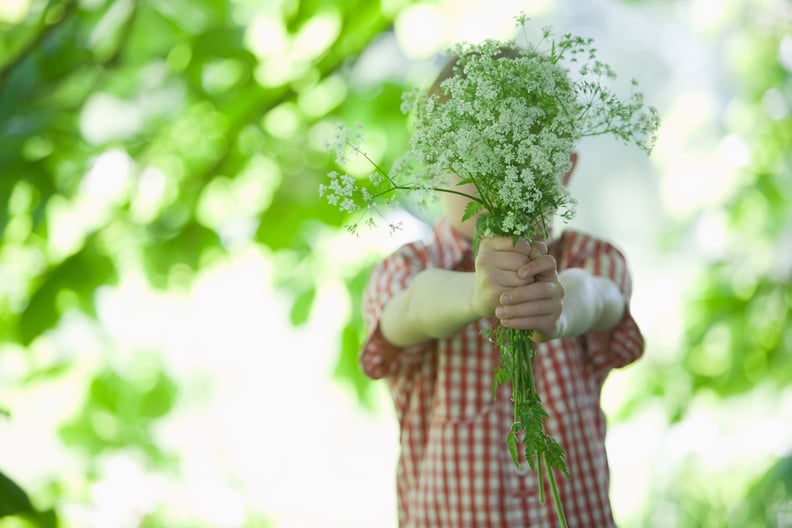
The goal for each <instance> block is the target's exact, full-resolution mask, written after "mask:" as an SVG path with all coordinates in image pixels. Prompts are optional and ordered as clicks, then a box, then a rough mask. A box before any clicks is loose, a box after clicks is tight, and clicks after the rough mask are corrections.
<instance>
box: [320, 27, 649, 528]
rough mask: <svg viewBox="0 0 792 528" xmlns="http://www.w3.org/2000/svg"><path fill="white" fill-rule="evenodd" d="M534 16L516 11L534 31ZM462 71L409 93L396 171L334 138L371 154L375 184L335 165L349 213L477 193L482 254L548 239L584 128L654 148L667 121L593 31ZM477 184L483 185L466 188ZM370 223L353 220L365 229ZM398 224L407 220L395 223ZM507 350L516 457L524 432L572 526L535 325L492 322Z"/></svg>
mask: <svg viewBox="0 0 792 528" xmlns="http://www.w3.org/2000/svg"><path fill="white" fill-rule="evenodd" d="M527 20H528V19H527V17H526V16H524V15H520V16H519V17H517V18H516V21H517V22H518V27H522V28H523V31H524V28H525V24H526V22H527ZM450 51H451V55H452V56H453V57H454V59H453V61H452V63H451V65H452V66H451V67H452V72H451V73H452V74H451V75H450V76H449V77H448V78H447V79H446V80H444V81H443V82H442V83H440V85H439V86H436V87H434V90H430V91H429V93H427V92H424V91H420V90H411V91H408V92H407V93H405V95H404V98H403V104H402V110H403V111H404V112H405V113H409V114H412V116H413V117H414V124H413V134H412V136H411V139H410V143H409V147H408V149H407V152H406V153H405V154H404V156H403V157H402V158H400V159H399V160H398V161H397V162H396V163H395V164H394V167H393V168H392V170H390V171H385V170H383V169H382V168H381V167H380V166H378V165H377V164H376V163H375V162H374V161H373V160H371V159H370V158H369V157H368V156H367V154H366V153H365V152H364V151H363V150H362V149H361V148H360V142H361V139H362V126H361V125H359V124H357V125H356V126H355V127H354V128H348V127H346V126H343V125H341V126H339V127H338V128H337V130H336V133H335V137H334V138H333V141H331V142H329V144H328V146H329V147H330V149H331V150H334V151H335V152H336V153H337V155H338V158H337V160H338V162H339V163H343V162H345V161H346V158H347V156H348V155H349V154H350V153H355V154H357V155H361V156H363V157H365V158H366V159H368V160H369V162H370V163H371V165H372V167H373V168H374V172H373V173H372V174H371V176H370V177H369V178H368V181H367V182H366V181H362V180H361V181H358V180H357V179H355V178H353V177H351V176H349V175H345V174H344V175H342V174H338V173H337V172H331V173H330V175H329V176H330V182H329V184H327V185H325V184H323V185H321V186H320V194H322V195H323V196H326V197H327V199H328V200H329V201H330V203H332V204H336V205H338V206H339V207H340V208H341V209H342V210H345V211H347V212H350V213H358V214H360V215H362V219H363V221H364V222H366V223H368V224H370V225H375V224H376V217H377V216H378V215H381V214H382V212H381V209H380V207H381V206H383V205H387V204H393V203H394V200H395V198H394V195H395V193H396V192H397V191H411V192H418V193H429V194H434V193H437V192H449V193H457V194H464V195H465V196H467V198H469V200H470V202H469V204H468V206H467V208H466V210H465V213H464V216H463V220H466V219H468V218H472V217H474V216H477V220H476V236H475V238H474V240H473V247H474V251H475V250H476V248H477V245H478V242H479V240H480V239H481V238H482V237H491V236H511V237H513V238H514V240H515V243H516V241H517V240H518V239H519V238H524V239H526V240H528V241H529V242H530V241H532V240H534V239H536V238H547V237H548V224H550V223H551V221H552V219H553V217H554V216H555V215H559V216H561V217H562V218H565V219H569V218H571V217H572V216H573V214H574V206H575V200H574V199H573V197H572V196H570V194H569V192H568V191H567V190H566V188H565V187H564V186H563V185H562V184H561V182H560V179H559V176H560V175H562V174H564V173H566V172H568V171H569V169H570V168H571V161H570V155H571V154H572V152H573V150H574V149H575V146H576V145H577V143H578V142H579V141H580V140H581V139H582V138H584V137H588V136H597V135H603V134H612V135H614V136H616V137H617V138H619V139H620V140H622V141H623V142H625V143H627V144H633V145H635V146H637V147H639V148H640V149H642V150H643V151H644V152H646V153H647V154H648V153H650V152H651V150H652V147H653V146H654V142H655V139H656V133H657V129H658V127H659V118H658V113H657V111H656V110H655V109H654V108H653V107H649V106H645V105H644V103H643V95H642V94H641V92H639V91H638V90H637V87H638V83H637V82H636V81H635V80H633V81H632V84H631V88H632V90H631V93H630V94H629V96H627V97H625V98H620V97H618V96H617V95H616V94H615V93H614V92H613V91H612V90H611V89H610V88H609V87H608V86H606V81H610V80H613V79H615V78H616V75H615V73H614V72H613V70H612V69H611V68H610V67H609V66H608V65H607V64H605V63H603V62H601V61H599V60H598V59H597V55H596V49H595V48H594V47H593V42H592V40H591V39H584V38H581V37H578V36H573V35H571V34H566V35H564V36H563V37H561V38H558V39H556V38H555V36H554V34H553V31H552V29H551V28H549V27H546V28H543V30H542V38H541V40H540V42H538V43H536V44H527V45H525V46H523V47H520V46H518V45H517V44H516V42H515V40H509V41H505V42H501V41H497V40H487V41H484V42H482V43H480V44H468V43H462V44H458V45H456V46H454V47H453V48H452V49H451V50H450ZM452 174H453V175H456V176H457V177H458V178H459V179H460V181H459V182H458V184H459V185H466V184H473V185H474V187H475V189H476V193H475V195H468V194H465V193H462V192H460V191H459V190H457V189H454V186H453V182H452V180H451V175H452ZM358 226H359V223H358V222H356V223H353V224H351V225H349V226H348V227H349V229H351V230H352V231H355V230H356V229H357V228H358ZM391 228H392V229H394V228H396V226H391ZM487 332H488V337H489V338H490V339H491V340H492V341H493V342H495V343H496V344H497V345H498V347H499V351H500V352H499V353H500V367H499V369H498V370H497V371H496V372H495V374H494V379H493V394H494V393H495V389H496V388H497V386H498V385H499V384H503V383H511V384H512V389H513V391H512V392H513V402H514V423H513V425H512V428H511V430H510V432H509V433H508V436H507V438H506V443H507V445H508V448H509V450H510V452H511V456H512V458H513V459H514V461H515V463H517V461H518V445H519V441H520V440H521V441H522V444H523V446H524V451H525V457H526V459H527V461H528V463H529V465H530V466H531V468H532V469H535V470H536V471H537V474H538V478H539V494H540V500H541V501H542V502H544V497H543V490H544V485H543V475H544V473H545V472H546V473H547V476H548V480H549V482H550V489H551V492H552V494H553V501H554V504H555V508H556V512H557V514H558V517H559V520H560V522H561V525H562V526H566V521H565V518H564V513H563V508H562V506H561V504H560V500H559V497H558V491H557V487H556V483H555V478H554V475H553V471H552V470H551V469H557V470H559V471H561V472H562V473H564V474H565V475H566V476H567V478H568V477H569V472H568V470H567V467H566V464H565V454H564V450H563V448H562V447H561V446H560V445H559V444H558V442H557V441H556V440H555V439H553V438H552V437H551V436H550V435H548V434H546V433H545V430H544V419H545V418H547V417H548V414H547V412H546V411H545V410H544V408H543V407H542V404H541V400H540V397H539V395H538V393H537V392H536V387H535V384H534V378H533V373H532V370H531V360H532V359H533V358H534V356H535V350H534V341H533V339H532V336H531V332H530V331H525V330H515V329H510V328H505V327H502V326H500V325H496V326H495V327H492V328H490V329H488V330H487Z"/></svg>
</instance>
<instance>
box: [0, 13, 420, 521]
mask: <svg viewBox="0 0 792 528" xmlns="http://www.w3.org/2000/svg"><path fill="white" fill-rule="evenodd" d="M406 3H407V2H406V1H395V2H394V1H390V2H387V6H384V7H383V6H382V5H380V3H379V2H370V1H367V0H341V1H338V2H336V1H334V2H326V1H319V0H306V1H302V2H270V3H266V5H262V3H261V2H256V1H252V0H237V1H233V2H229V1H226V0H189V1H188V0H119V1H106V0H97V1H90V2H88V1H77V0H32V1H31V3H30V7H29V10H28V13H27V16H25V17H23V18H22V19H20V20H15V21H13V22H0V175H2V177H0V233H2V238H0V268H2V269H3V273H4V274H5V275H4V277H7V278H8V282H7V284H13V287H12V286H8V287H3V288H2V291H1V293H0V342H2V343H6V344H17V345H21V346H23V347H29V350H30V354H34V346H33V345H35V343H36V342H37V340H39V339H41V338H42V337H43V336H46V335H47V334H48V333H50V332H52V331H53V330H54V329H56V328H57V327H58V325H59V324H60V323H61V321H62V320H63V318H64V317H65V316H66V315H67V314H69V313H74V312H75V311H77V312H79V313H81V314H83V316H85V317H88V318H94V317H95V316H96V312H95V300H96V292H97V290H98V289H99V288H101V287H102V286H104V285H112V284H115V283H116V282H117V281H118V279H119V277H120V276H121V275H122V274H123V273H124V272H125V270H130V269H131V270H142V272H143V273H144V274H145V276H146V277H147V279H148V281H149V283H150V284H151V285H152V286H154V287H156V288H161V289H184V288H188V287H189V285H190V284H191V282H192V280H193V279H194V278H195V276H196V274H197V272H198V271H200V270H201V269H202V268H204V267H205V266H208V265H210V264H211V262H213V259H214V258H215V257H216V256H217V255H220V254H223V253H225V252H228V251H233V250H234V249H235V248H238V247H240V246H244V245H246V244H259V245H261V246H264V247H266V248H268V249H269V250H270V251H273V252H275V253H277V254H278V255H279V258H278V259H276V261H277V262H288V263H289V265H282V266H278V267H277V269H276V270H275V271H276V273H277V284H278V287H279V288H281V289H282V290H284V291H285V292H287V293H289V294H290V295H292V296H293V299H294V305H293V308H292V311H291V322H292V323H293V324H294V325H301V324H304V323H305V322H306V321H307V320H308V317H309V315H310V311H311V307H312V305H313V302H314V299H315V297H316V290H317V287H318V284H317V279H316V277H317V276H318V274H317V273H315V271H316V270H315V269H314V266H317V265H319V264H321V263H317V262H315V259H314V258H312V254H311V246H312V242H313V240H312V230H313V229H311V228H310V225H311V224H317V225H324V226H327V227H329V228H331V229H337V228H339V227H340V226H341V225H342V224H343V223H344V218H343V217H342V216H341V215H340V214H339V212H338V211H337V210H336V209H335V208H332V207H329V206H327V205H326V204H324V203H322V202H321V201H320V199H319V196H318V192H317V188H318V184H319V181H320V178H322V177H323V175H324V174H325V173H326V172H327V170H329V168H330V166H329V164H330V162H331V161H332V160H330V159H329V158H328V156H327V155H326V154H325V153H324V151H323V149H322V145H321V142H320V141H318V140H316V138H315V136H317V134H318V131H320V128H315V127H316V126H317V124H321V123H325V122H329V121H330V120H333V119H336V118H342V119H348V118H350V117H354V118H355V119H364V118H365V119H366V120H367V121H370V122H371V123H374V124H375V125H374V126H375V128H378V130H380V131H381V133H383V134H385V133H387V134H388V136H389V137H390V138H392V140H393V141H392V143H391V145H390V146H389V148H390V149H391V150H390V154H389V153H385V154H384V157H383V159H384V160H385V161H387V158H388V156H390V157H391V158H392V157H393V156H395V153H396V152H397V150H398V148H399V138H400V137H401V138H403V137H404V134H405V127H404V123H403V120H402V119H400V115H399V105H398V99H399V97H400V93H401V87H399V86H390V85H386V86H381V87H375V88H374V91H372V90H371V89H370V88H368V87H363V86H359V87H356V86H353V85H351V84H350V83H349V81H348V75H347V74H348V71H349V69H350V67H351V64H352V63H353V61H354V59H355V58H356V56H357V55H358V54H360V53H361V52H362V51H363V50H364V49H365V48H366V46H367V45H368V44H369V43H370V42H371V40H372V39H373V38H374V37H375V36H377V35H379V34H380V33H381V32H383V31H384V30H386V29H387V28H388V26H389V25H390V24H391V22H392V18H393V16H395V14H396V13H397V12H398V10H399V9H400V8H402V7H403V6H404V5H406ZM257 17H258V18H261V19H264V20H265V21H275V26H274V27H276V28H280V29H281V31H282V32H283V38H284V41H285V42H287V43H291V44H293V43H294V42H296V41H297V40H298V39H299V38H300V35H302V39H303V44H304V46H303V48H307V49H304V50H303V51H302V55H300V54H297V53H296V52H295V53H293V54H292V55H290V56H289V57H282V56H281V57H279V56H278V54H283V53H285V51H284V50H283V49H275V50H274V51H273V50H272V49H268V48H266V45H267V39H268V38H270V37H271V36H272V35H270V34H268V33H267V32H268V31H271V30H272V26H271V25H270V26H264V27H261V28H259V29H256V27H257V26H256V24H255V19H256V18H257ZM317 21H320V22H323V23H324V24H325V25H324V26H322V27H328V26H329V27H331V28H333V29H331V30H330V32H329V35H328V36H327V38H326V39H325V40H324V41H321V42H319V43H318V44H315V43H314V42H313V40H314V39H313V34H310V32H311V31H314V29H312V27H313V26H311V24H315V23H316V22H317ZM306 31H308V32H309V33H305V32H306ZM276 37H277V34H276ZM259 41H263V42H264V43H263V44H262V43H261V42H259ZM269 42H270V44H272V42H271V41H269ZM291 44H289V45H291ZM278 45H279V44H278V43H277V42H276V43H275V46H276V48H278ZM295 47H296V46H295ZM284 60H285V61H288V62H287V63H284ZM311 137H314V140H313V141H309V138H311ZM108 153H110V154H111V155H108ZM100 169H101V170H100ZM92 170H93V171H94V172H95V175H94V177H93V178H92V177H91V171H92ZM108 181H111V182H113V181H114V182H116V184H117V185H116V187H113V184H112V183H111V184H108V183H107V182H108ZM108 185H110V187H111V188H110V189H109V190H108ZM239 225H243V226H245V227H244V229H242V231H241V234H238V233H239V231H234V226H239ZM362 266H364V265H362ZM364 267H365V266H364ZM344 273H345V274H348V276H349V278H350V285H351V287H350V291H349V300H350V302H351V303H352V304H353V305H355V306H356V305H357V304H358V299H359V297H360V294H361V291H362V282H361V279H360V277H361V276H362V275H363V274H364V272H363V271H361V269H357V268H353V269H349V270H346V271H345V272H344ZM358 331H359V317H358V316H355V317H353V319H352V320H351V321H350V323H349V325H348V326H347V329H346V330H344V331H343V332H342V334H343V336H341V335H340V336H339V343H338V351H339V361H338V369H337V373H338V376H339V379H340V380H342V381H343V380H348V381H350V382H351V383H352V384H353V386H354V387H355V388H356V390H357V392H358V394H359V395H360V396H361V399H362V401H366V398H367V395H368V384H367V382H365V381H363V378H362V377H361V376H360V375H358V374H357V373H356V371H357V361H356V355H357V350H356V348H357V344H358V343H357V341H356V339H353V337H356V336H357V332H358ZM108 355H109V356H111V355H112V354H111V353H110V352H109V351H108ZM79 360H80V358H79V357H70V358H65V359H64V358H59V359H58V361H57V362H56V363H49V364H47V363H46V361H35V360H34V361H31V365H35V367H32V371H31V372H28V373H27V374H26V376H27V378H26V379H28V380H31V381H28V382H30V383H32V382H33V381H32V380H40V379H44V378H46V377H48V376H49V377H53V376H54V377H57V376H59V375H62V374H64V373H66V372H68V371H69V369H70V368H73V367H74V366H75V365H76V364H77V362H78V361H79ZM110 363H111V362H110V361H109V362H108V366H107V367H106V368H104V369H102V370H100V371H98V372H96V373H95V374H94V375H93V379H92V381H91V383H90V386H89V387H88V388H87V390H86V393H85V396H84V402H83V405H82V410H81V411H80V412H79V413H78V414H77V415H76V416H73V417H72V418H71V419H70V420H69V421H67V422H66V423H64V424H62V426H61V428H60V432H61V436H62V439H63V441H64V443H65V444H66V445H68V446H71V447H73V448H75V449H78V450H80V451H82V452H84V453H85V454H86V455H87V458H86V460H87V462H86V463H87V466H88V468H89V470H90V468H91V465H92V464H93V462H92V459H93V458H94V457H96V456H98V455H99V454H100V453H102V452H106V451H112V450H118V449H136V450H138V451H139V452H141V453H142V454H143V455H144V456H145V457H146V458H147V459H148V460H150V461H151V463H152V464H155V465H158V466H162V465H163V464H168V463H170V462H172V461H173V457H171V455H170V454H169V453H163V452H161V449H160V448H159V447H158V445H157V444H156V442H155V441H154V439H153V437H152V434H151V431H150V427H151V425H152V424H153V423H154V422H156V420H158V419H159V418H161V417H163V416H164V415H166V414H167V413H168V412H169V411H170V410H171V408H172V407H173V405H174V403H175V401H176V397H177V394H178V387H177V386H176V385H175V383H174V381H173V380H172V379H171V378H170V377H169V375H168V373H167V372H166V371H164V370H163V369H162V367H158V368H157V369H154V370H152V369H150V368H132V369H123V370H119V369H117V368H114V367H111V366H109V365H110ZM141 372H142V373H143V374H144V375H141ZM24 382H25V381H24V380H21V381H20V383H24ZM9 413H10V415H11V416H13V409H9ZM0 497H4V498H5V497H8V501H7V502H3V503H2V504H0V506H1V508H0V516H8V515H11V514H14V513H18V514H19V515H22V514H24V515H26V516H27V518H28V521H29V522H32V523H34V524H36V525H39V526H49V525H50V524H48V523H49V522H50V520H49V519H50V517H46V519H45V517H43V516H42V517H41V518H40V519H39V517H36V515H38V514H36V513H35V509H34V508H33V507H32V505H31V504H30V502H29V501H28V500H27V495H25V494H24V492H23V491H22V490H21V489H20V488H19V487H18V486H16V484H14V483H13V481H11V480H10V479H7V478H6V477H5V476H3V479H2V481H0ZM14 497H16V498H17V499H16V500H12V498H14ZM42 515H43V514H42ZM51 517H52V519H53V522H54V514H52V515H51ZM45 521H46V522H45ZM0 522H2V521H0ZM147 522H148V521H147ZM151 522H153V524H152V526H153V525H158V524H157V521H151ZM261 522H264V521H263V520H261ZM259 525H260V524H259Z"/></svg>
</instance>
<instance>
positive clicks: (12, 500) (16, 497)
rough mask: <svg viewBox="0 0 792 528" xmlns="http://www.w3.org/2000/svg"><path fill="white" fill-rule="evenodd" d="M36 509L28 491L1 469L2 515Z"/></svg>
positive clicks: (0, 505) (0, 510) (32, 511)
mask: <svg viewBox="0 0 792 528" xmlns="http://www.w3.org/2000/svg"><path fill="white" fill-rule="evenodd" d="M35 511H36V509H35V508H34V507H33V504H32V503H31V502H30V499H29V498H28V496H27V493H25V491H24V490H23V489H22V488H20V487H19V485H17V483H16V482H14V481H13V480H11V479H10V478H9V477H7V476H6V475H5V473H3V472H2V471H0V517H6V516H9V515H18V514H20V513H34V512H35Z"/></svg>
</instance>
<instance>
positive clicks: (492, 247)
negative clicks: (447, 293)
mask: <svg viewBox="0 0 792 528" xmlns="http://www.w3.org/2000/svg"><path fill="white" fill-rule="evenodd" d="M546 254H547V246H545V244H544V243H542V242H535V243H534V244H533V246H529V245H528V242H526V241H525V240H523V239H520V240H519V241H518V242H517V245H516V246H515V245H514V243H513V241H512V238H511V237H492V238H484V239H482V240H481V242H480V243H479V249H478V254H477V255H476V285H475V290H474V300H473V306H474V309H475V310H476V312H477V313H478V314H479V315H480V316H481V317H492V316H493V315H494V314H495V309H496V308H497V307H498V306H500V304H501V302H500V298H501V295H502V294H503V293H504V292H506V291H508V290H511V289H513V288H516V287H517V286H523V285H525V284H529V283H531V282H533V278H532V277H527V278H521V277H519V276H518V275H517V272H518V271H519V270H520V268H522V267H523V266H525V265H526V264H527V263H528V262H529V261H530V260H531V259H532V258H536V257H538V256H541V255H546Z"/></svg>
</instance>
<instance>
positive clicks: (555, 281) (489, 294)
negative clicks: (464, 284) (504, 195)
mask: <svg viewBox="0 0 792 528" xmlns="http://www.w3.org/2000/svg"><path fill="white" fill-rule="evenodd" d="M486 242H487V244H486V246H485V241H482V243H481V246H480V250H479V258H478V259H476V266H477V271H476V273H477V282H478V283H479V284H480V288H478V289H479V290H480V291H481V292H482V293H483V297H484V298H485V299H486V302H492V300H493V295H496V296H497V297H496V302H495V305H494V307H493V308H494V310H495V315H496V316H497V317H498V319H500V322H501V324H502V325H503V326H507V327H510V328H518V329H522V330H534V331H535V337H536V339H537V340H538V341H547V340H550V339H553V338H555V337H558V336H559V335H561V334H562V333H563V331H564V328H563V327H564V320H563V317H562V308H563V304H562V299H563V297H564V287H563V286H562V285H561V282H560V281H559V278H558V271H557V269H556V262H555V259H554V258H553V257H552V256H550V255H548V254H547V247H546V246H545V244H544V243H542V242H536V243H534V244H533V246H532V247H529V246H528V244H527V243H526V242H524V241H522V240H521V241H520V243H519V244H518V245H517V247H513V245H512V240H511V239H510V238H495V239H488V241H486ZM482 249H483V251H482ZM479 264H481V268H483V269H481V270H479ZM480 271H481V273H480ZM482 282H483V284H481V283H482ZM486 306H489V305H486ZM489 313H490V314H491V313H492V312H491V311H490V312H489Z"/></svg>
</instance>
